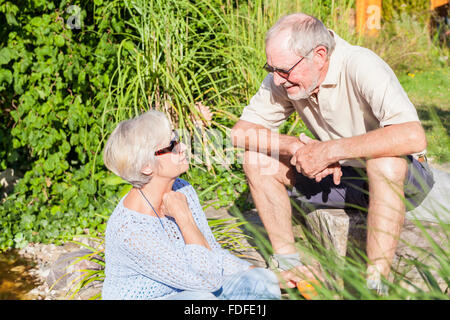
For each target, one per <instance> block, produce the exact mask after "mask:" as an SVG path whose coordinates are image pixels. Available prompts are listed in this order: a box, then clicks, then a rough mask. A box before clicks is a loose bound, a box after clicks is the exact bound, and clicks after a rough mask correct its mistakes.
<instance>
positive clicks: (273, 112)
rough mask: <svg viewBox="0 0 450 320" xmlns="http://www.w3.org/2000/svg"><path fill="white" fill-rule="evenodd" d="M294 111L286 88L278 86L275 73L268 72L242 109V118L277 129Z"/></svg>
mask: <svg viewBox="0 0 450 320" xmlns="http://www.w3.org/2000/svg"><path fill="white" fill-rule="evenodd" d="M294 111H295V109H294V107H293V105H292V103H291V102H290V100H289V98H288V97H287V95H286V90H285V89H284V88H282V87H277V86H276V85H275V84H274V82H273V75H272V74H268V75H267V76H266V78H265V79H264V81H263V82H262V84H261V86H260V88H259V90H258V92H256V94H255V95H254V96H253V97H252V98H251V99H250V102H249V104H248V105H247V106H246V107H245V108H244V110H243V111H242V115H241V117H240V119H241V120H245V121H248V122H251V123H254V124H259V125H262V126H263V127H265V128H268V129H270V130H273V131H275V130H277V129H278V127H279V126H280V125H281V124H282V123H283V122H284V121H285V120H286V119H287V118H289V116H290V115H291V114H292V113H293V112H294Z"/></svg>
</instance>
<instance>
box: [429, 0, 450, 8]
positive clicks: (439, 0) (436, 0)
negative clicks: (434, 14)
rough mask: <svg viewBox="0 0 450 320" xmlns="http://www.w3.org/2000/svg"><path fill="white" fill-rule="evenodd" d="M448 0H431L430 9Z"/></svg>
mask: <svg viewBox="0 0 450 320" xmlns="http://www.w3.org/2000/svg"><path fill="white" fill-rule="evenodd" d="M447 3H448V0H431V10H434V9H436V8H437V7H440V6H443V5H444V4H447Z"/></svg>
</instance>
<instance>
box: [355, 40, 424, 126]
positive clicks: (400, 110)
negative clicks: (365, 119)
mask: <svg viewBox="0 0 450 320" xmlns="http://www.w3.org/2000/svg"><path fill="white" fill-rule="evenodd" d="M350 59H351V60H350V61H351V62H350V63H348V65H347V66H348V68H349V73H350V76H351V80H352V81H354V87H356V88H358V89H359V90H360V92H361V95H362V96H363V97H364V99H365V100H366V102H367V103H368V104H369V105H370V108H371V110H372V112H373V114H374V115H375V117H376V118H377V119H378V120H379V122H380V127H385V126H387V125H391V124H400V123H405V122H410V121H419V117H418V115H417V111H416V108H415V107H414V105H413V104H412V103H411V101H410V100H409V98H408V95H407V94H406V92H405V90H404V89H403V87H402V86H401V84H400V82H399V81H398V79H397V77H396V75H395V73H394V71H392V69H391V68H390V67H389V65H388V64H387V63H386V62H385V61H383V59H381V58H380V57H379V56H377V55H376V54H375V53H374V52H372V51H370V50H369V49H364V48H361V50H358V52H357V53H355V54H353V55H352V56H351V57H350Z"/></svg>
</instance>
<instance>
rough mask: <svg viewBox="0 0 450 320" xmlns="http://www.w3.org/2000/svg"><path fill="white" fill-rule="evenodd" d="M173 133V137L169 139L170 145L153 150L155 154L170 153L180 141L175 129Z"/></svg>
mask: <svg viewBox="0 0 450 320" xmlns="http://www.w3.org/2000/svg"><path fill="white" fill-rule="evenodd" d="M173 133H174V134H175V137H174V138H173V139H172V140H171V141H170V145H169V146H168V147H165V148H162V149H159V150H157V151H155V156H162V155H163V154H167V153H171V152H172V151H173V149H174V148H175V147H176V146H177V145H178V144H179V143H180V141H179V140H178V136H177V134H176V133H175V131H174V132H173Z"/></svg>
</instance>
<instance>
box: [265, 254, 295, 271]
mask: <svg viewBox="0 0 450 320" xmlns="http://www.w3.org/2000/svg"><path fill="white" fill-rule="evenodd" d="M270 258H271V261H270V264H271V266H272V267H273V268H277V269H279V270H282V271H286V270H290V269H292V268H295V267H297V266H302V265H303V263H302V262H301V260H300V254H299V253H298V252H297V253H293V254H276V253H275V254H273V255H272V256H271V257H270Z"/></svg>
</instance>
